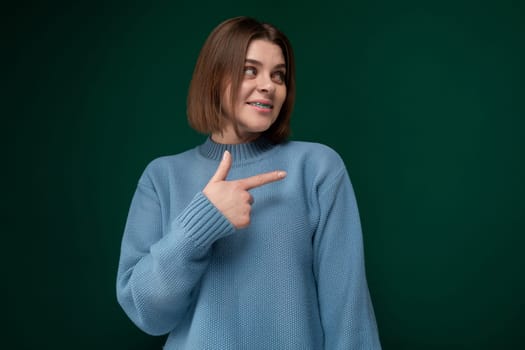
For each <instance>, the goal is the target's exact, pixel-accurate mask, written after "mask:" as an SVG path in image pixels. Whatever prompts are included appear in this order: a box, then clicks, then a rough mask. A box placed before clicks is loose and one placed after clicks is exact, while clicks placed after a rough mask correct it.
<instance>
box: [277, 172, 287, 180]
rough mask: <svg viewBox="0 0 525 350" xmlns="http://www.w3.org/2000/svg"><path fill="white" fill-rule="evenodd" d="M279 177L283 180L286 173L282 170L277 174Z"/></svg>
mask: <svg viewBox="0 0 525 350" xmlns="http://www.w3.org/2000/svg"><path fill="white" fill-rule="evenodd" d="M277 176H278V177H279V178H280V179H282V178H283V177H285V176H286V171H283V170H280V171H278V172H277Z"/></svg>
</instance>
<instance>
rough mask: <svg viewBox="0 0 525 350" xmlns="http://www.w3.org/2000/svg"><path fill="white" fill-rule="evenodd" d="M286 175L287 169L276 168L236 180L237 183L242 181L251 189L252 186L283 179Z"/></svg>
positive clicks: (242, 183)
mask: <svg viewBox="0 0 525 350" xmlns="http://www.w3.org/2000/svg"><path fill="white" fill-rule="evenodd" d="M285 177H286V171H283V170H275V171H270V172H269V173H263V174H259V175H254V176H250V177H246V178H244V179H239V180H236V182H237V183H240V184H241V186H242V187H243V188H244V189H245V190H251V189H252V188H256V187H260V186H264V185H266V184H269V183H270V182H275V181H279V180H282V179H284V178H285Z"/></svg>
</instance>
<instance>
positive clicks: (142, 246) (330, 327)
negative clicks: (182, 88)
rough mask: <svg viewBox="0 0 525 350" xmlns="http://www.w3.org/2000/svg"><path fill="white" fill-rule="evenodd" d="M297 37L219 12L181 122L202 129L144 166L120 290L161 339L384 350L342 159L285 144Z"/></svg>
mask: <svg viewBox="0 0 525 350" xmlns="http://www.w3.org/2000/svg"><path fill="white" fill-rule="evenodd" d="M294 99H295V66H294V56H293V52H292V47H291V45H290V43H289V41H288V39H287V38H286V37H285V35H284V34H283V33H281V32H280V31H279V30H278V29H277V28H275V27H274V26H272V25H269V24H264V23H260V22H258V21H256V20H254V19H251V18H247V17H237V18H233V19H230V20H227V21H225V22H223V23H221V24H220V25H219V26H218V27H216V28H215V29H214V30H213V31H212V33H211V34H210V36H209V37H208V39H207V40H206V42H205V44H204V46H203V48H202V50H201V53H200V55H199V58H198V60H197V63H196V66H195V71H194V74H193V79H192V82H191V85H190V89H189V94H188V118H189V121H190V124H191V125H192V127H193V128H195V129H196V130H198V131H200V132H203V133H206V134H208V135H210V136H209V137H208V138H207V139H206V140H205V142H204V143H203V144H201V145H200V146H198V147H196V148H194V149H191V150H189V151H186V152H184V153H181V154H178V155H174V156H167V157H161V158H158V159H156V160H154V161H153V162H151V163H150V164H149V165H148V166H147V168H146V170H145V171H144V173H143V175H142V176H141V178H140V180H139V182H138V186H137V189H136V192H135V195H134V197H133V200H132V203H131V208H130V211H129V216H128V220H127V223H126V227H125V232H124V236H123V240H122V248H121V257H120V264H119V270H118V276H117V295H118V300H119V302H120V304H121V306H122V308H123V309H124V311H125V312H126V313H127V315H128V316H129V317H130V318H131V320H132V321H133V322H134V323H135V324H136V325H137V326H138V327H139V328H140V329H142V330H143V331H144V332H147V333H149V334H152V335H161V334H166V333H169V336H168V339H167V342H166V345H165V349H250V350H251V349H315V350H318V349H379V348H380V344H379V337H378V332H377V327H376V321H375V317H374V312H373V308H372V304H371V300H370V296H369V291H368V287H367V283H366V276H365V267H364V257H363V243H362V235H361V227H360V222H359V214H358V210H357V205H356V202H355V196H354V192H353V189H352V185H351V183H350V180H349V178H348V175H347V171H346V169H345V166H344V164H343V161H342V160H341V158H340V157H339V156H338V155H337V154H336V153H335V152H334V151H333V150H331V149H330V148H328V147H326V146H323V145H320V144H315V143H306V142H289V141H286V138H287V136H288V135H289V132H290V115H291V112H292V107H293V103H294Z"/></svg>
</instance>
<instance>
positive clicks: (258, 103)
mask: <svg viewBox="0 0 525 350" xmlns="http://www.w3.org/2000/svg"><path fill="white" fill-rule="evenodd" d="M250 104H251V105H252V106H256V107H262V108H272V105H269V104H266V103H260V102H251V103H250Z"/></svg>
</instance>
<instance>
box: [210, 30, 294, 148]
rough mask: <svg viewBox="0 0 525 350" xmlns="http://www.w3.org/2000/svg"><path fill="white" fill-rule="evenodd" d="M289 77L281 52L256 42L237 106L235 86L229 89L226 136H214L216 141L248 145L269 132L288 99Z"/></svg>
mask: <svg viewBox="0 0 525 350" xmlns="http://www.w3.org/2000/svg"><path fill="white" fill-rule="evenodd" d="M285 75H286V65H285V60H284V56H283V53H282V50H281V48H280V47H279V46H278V45H276V44H274V43H272V42H270V41H267V40H262V39H257V40H254V41H252V42H251V43H250V45H249V46H248V50H247V51H246V59H245V65H244V78H243V81H242V83H241V87H240V89H239V91H238V95H237V102H236V104H235V106H231V105H230V94H231V85H230V84H229V85H227V86H226V91H225V93H224V94H223V97H222V105H223V110H224V114H225V117H226V118H227V122H226V127H225V128H224V130H222V133H220V132H217V133H214V134H212V139H213V140H214V141H215V142H219V143H244V142H249V141H253V140H255V139H256V138H258V137H259V136H260V135H261V133H262V132H264V131H266V130H268V128H270V126H271V125H272V124H273V123H274V122H275V120H276V119H277V117H278V116H279V112H280V111H281V107H282V105H283V103H284V101H285V99H286V84H285ZM234 123H235V124H237V130H238V134H237V133H236V132H235V128H234Z"/></svg>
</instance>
